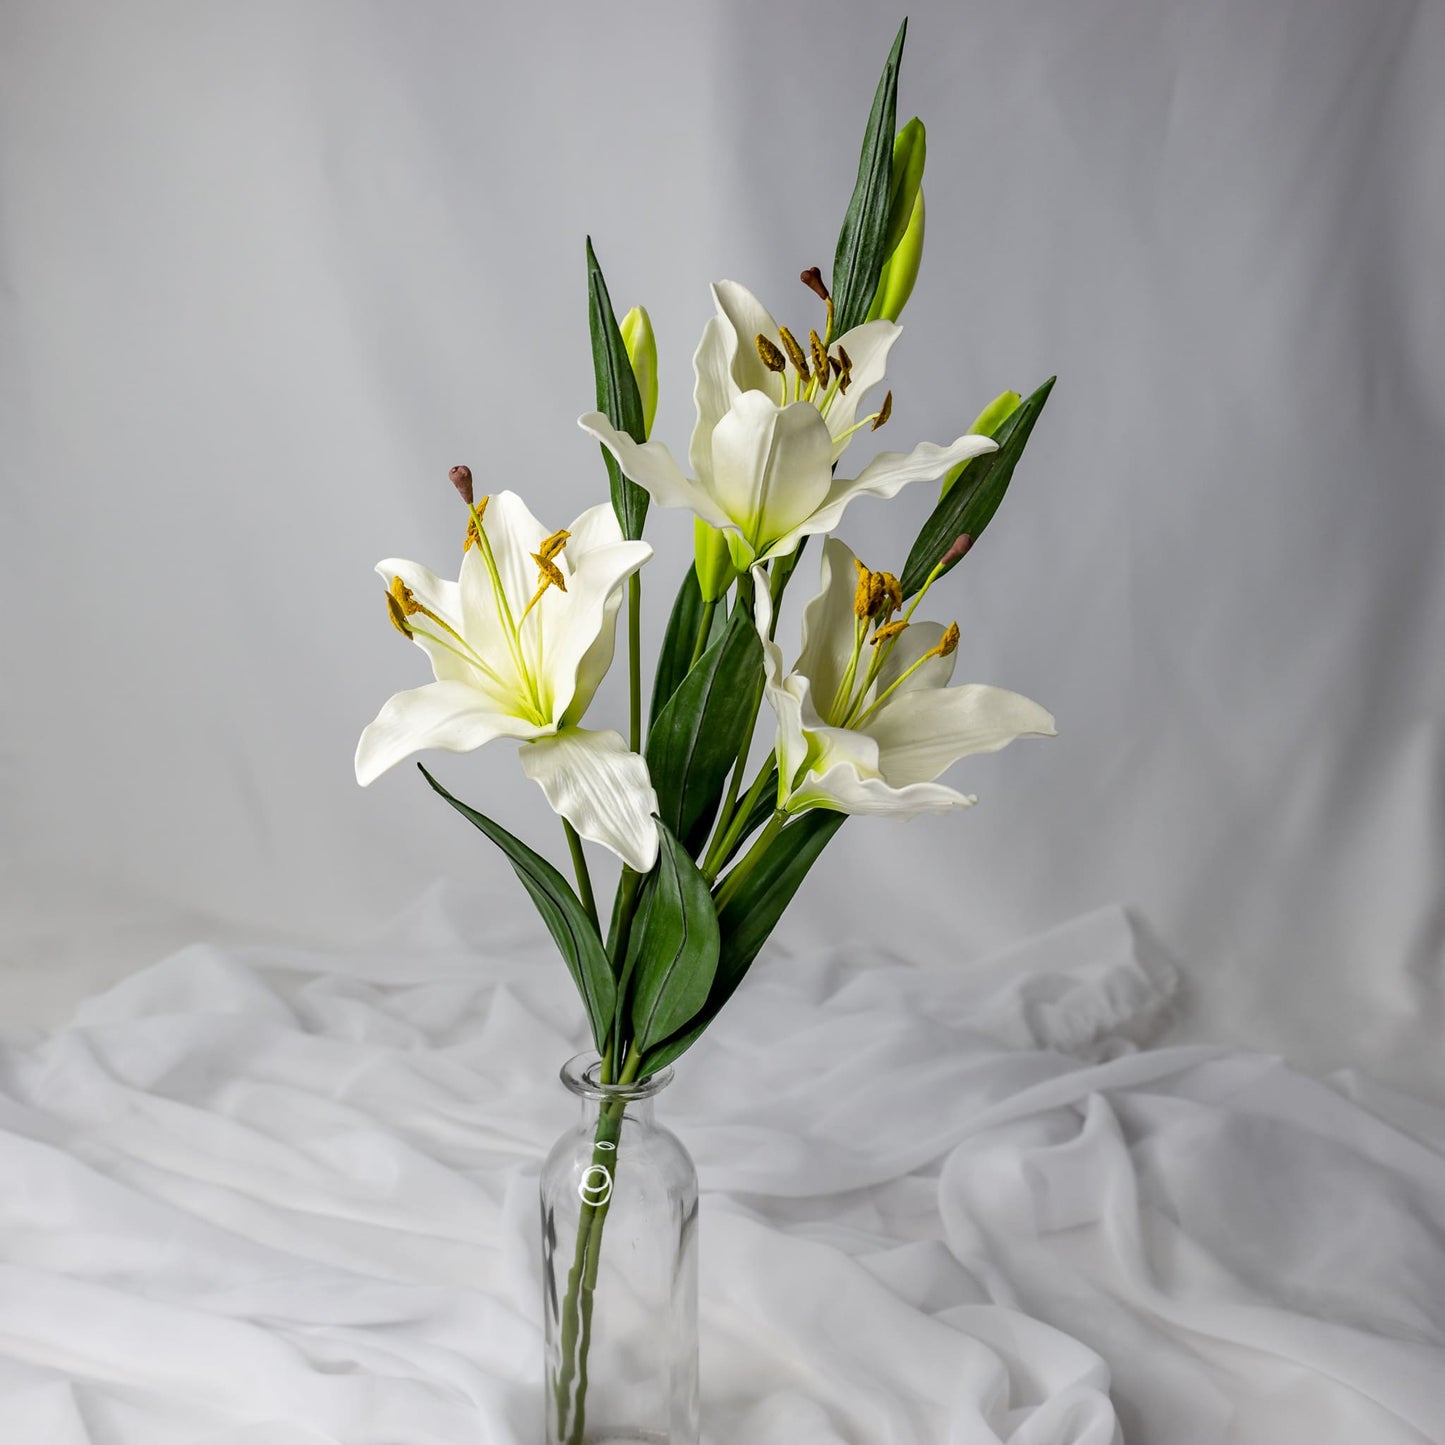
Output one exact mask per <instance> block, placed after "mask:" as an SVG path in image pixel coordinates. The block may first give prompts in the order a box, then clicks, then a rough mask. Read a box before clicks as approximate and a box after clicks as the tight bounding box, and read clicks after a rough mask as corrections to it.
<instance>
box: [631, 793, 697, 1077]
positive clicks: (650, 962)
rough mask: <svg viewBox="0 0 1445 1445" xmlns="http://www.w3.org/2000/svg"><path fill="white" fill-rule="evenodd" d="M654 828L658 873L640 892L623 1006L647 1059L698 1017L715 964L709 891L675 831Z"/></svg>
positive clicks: (662, 825)
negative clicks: (657, 838) (657, 837)
mask: <svg viewBox="0 0 1445 1445" xmlns="http://www.w3.org/2000/svg"><path fill="white" fill-rule="evenodd" d="M657 828H658V833H659V834H660V835H661V845H662V846H661V847H660V848H659V850H658V855H657V869H656V871H655V872H654V873H653V874H652V875H651V876H650V877H649V878H648V880H647V883H646V885H645V886H644V888H643V892H642V901H641V903H640V904H639V905H638V910H637V918H636V920H635V921H634V923H633V925H632V936H631V938H630V940H629V942H628V946H627V964H626V967H625V969H624V973H623V977H624V978H625V979H626V980H627V997H626V999H625V1001H624V1004H623V1007H624V1008H625V1009H626V1010H627V1015H628V1018H629V1020H630V1022H631V1025H632V1039H633V1043H634V1044H635V1045H636V1047H637V1048H639V1049H640V1050H642V1052H643V1054H644V1055H645V1054H646V1052H647V1050H648V1049H649V1048H651V1047H652V1046H653V1045H654V1044H656V1043H658V1042H659V1041H660V1040H662V1039H665V1038H667V1037H668V1035H670V1034H674V1033H676V1032H678V1030H680V1029H682V1028H683V1027H685V1026H686V1025H687V1024H688V1023H690V1022H691V1021H692V1019H693V1018H694V1017H695V1016H696V1015H697V1012H698V1010H699V1009H701V1008H702V1007H703V1006H704V1005H705V1004H706V1002H707V999H708V994H709V992H710V991H711V988H712V982H713V976H714V975H715V974H716V972H717V965H718V918H717V912H716V910H715V909H714V908H713V901H712V890H711V889H710V888H709V887H708V885H707V880H706V879H705V878H704V877H703V876H702V874H701V873H699V872H698V870H697V864H695V863H694V862H693V861H692V859H691V858H690V857H689V856H688V854H687V850H686V849H685V848H684V847H683V846H682V844H681V843H679V842H678V841H677V839H676V838H675V837H674V836H673V834H672V830H671V829H669V828H668V826H667V825H666V824H665V823H662V822H660V821H659V823H658V825H657Z"/></svg>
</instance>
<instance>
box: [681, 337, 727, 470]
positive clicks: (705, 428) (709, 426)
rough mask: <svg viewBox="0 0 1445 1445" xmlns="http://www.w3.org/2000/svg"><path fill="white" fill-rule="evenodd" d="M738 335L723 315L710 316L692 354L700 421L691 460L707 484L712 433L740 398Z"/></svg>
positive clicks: (693, 439)
mask: <svg viewBox="0 0 1445 1445" xmlns="http://www.w3.org/2000/svg"><path fill="white" fill-rule="evenodd" d="M736 346H737V338H736V337H735V336H734V335H733V331H732V328H731V327H730V326H729V325H728V323H727V322H726V321H725V320H723V318H722V317H721V316H710V317H709V318H708V321H707V325H706V326H704V327H703V329H702V340H701V341H700V342H699V343H698V348H697V352H696V354H695V355H694V356H693V358H692V369H693V374H694V375H695V377H696V378H697V379H696V381H695V382H694V384H693V389H692V399H693V402H694V403H695V405H696V407H697V421H696V423H695V424H694V426H693V429H692V445H691V446H690V447H689V449H688V460H689V461H690V462H691V463H692V474H693V476H695V477H696V478H697V479H698V481H699V482H700V483H701V484H702V485H703V486H706V485H707V484H708V482H709V481H710V480H711V478H712V434H713V428H714V427H716V426H717V424H718V422H720V421H721V420H722V419H723V417H725V416H726V415H727V412H728V408H729V407H731V406H732V404H733V402H735V401H736V400H737V398H738V384H737V382H735V381H734V380H733V373H732V354H733V351H734V349H735V348H736Z"/></svg>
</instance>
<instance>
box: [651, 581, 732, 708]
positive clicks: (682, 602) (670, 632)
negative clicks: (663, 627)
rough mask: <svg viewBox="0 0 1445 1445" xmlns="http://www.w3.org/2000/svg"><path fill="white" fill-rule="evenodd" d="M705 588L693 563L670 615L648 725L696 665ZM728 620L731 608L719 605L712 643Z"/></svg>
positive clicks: (709, 637) (658, 660) (713, 624)
mask: <svg viewBox="0 0 1445 1445" xmlns="http://www.w3.org/2000/svg"><path fill="white" fill-rule="evenodd" d="M702 614H703V601H702V588H701V587H699V586H698V582H697V568H696V567H691V566H690V567H689V568H688V569H687V575H686V576H685V577H684V578H683V579H682V585H681V586H679V587H678V589H677V597H676V598H675V599H674V601H673V604H672V612H671V613H670V614H669V615H668V619H667V631H666V632H664V633H663V635H662V650H661V651H660V652H659V653H658V655H657V672H656V674H655V675H654V676H653V679H652V707H651V709H650V711H649V712H648V715H647V725H648V727H651V726H652V725H653V724H654V723H655V722H656V721H657V715H658V714H659V713H660V712H661V711H662V710H663V708H665V707H666V706H667V704H668V701H669V700H670V699H671V697H672V695H673V693H675V692H676V691H677V689H678V687H679V686H680V685H681V683H682V680H683V678H685V677H686V676H687V674H688V670H689V669H690V668H691V667H692V653H693V649H694V648H695V647H696V646H697V632H698V628H699V627H701V626H702ZM726 623H727V612H726V609H725V608H723V607H719V608H718V609H717V611H716V612H715V613H714V614H713V622H712V627H711V628H710V629H709V636H708V643H707V645H708V646H711V645H712V643H713V642H714V641H716V639H717V637H718V635H719V634H720V633H721V631H722V629H723V627H724V626H725V625H726Z"/></svg>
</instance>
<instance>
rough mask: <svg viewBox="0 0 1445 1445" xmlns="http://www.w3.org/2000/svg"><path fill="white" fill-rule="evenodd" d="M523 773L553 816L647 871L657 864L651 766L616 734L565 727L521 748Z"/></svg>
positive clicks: (654, 801)
mask: <svg viewBox="0 0 1445 1445" xmlns="http://www.w3.org/2000/svg"><path fill="white" fill-rule="evenodd" d="M522 769H523V771H524V772H525V773H526V774H527V776H528V777H529V778H531V779H532V780H533V782H535V783H537V784H538V785H539V786H540V787H541V789H542V791H543V793H545V794H546V797H547V802H548V803H549V804H550V805H551V807H552V811H553V812H554V813H559V814H560V815H561V816H562V817H564V818H566V820H567V821H568V822H569V823H571V825H572V826H573V827H574V828H575V829H576V830H577V831H578V833H580V834H581V835H582V837H584V838H586V839H588V841H589V842H593V843H600V844H601V845H602V846H603V847H604V848H610V849H611V850H612V852H614V853H616V854H617V856H618V857H619V858H621V859H622V861H623V862H624V863H626V864H627V865H628V867H630V868H635V869H636V870H637V871H638V872H639V873H647V872H649V871H650V870H651V868H652V865H653V864H654V863H655V862H656V861H657V826H656V824H655V823H654V822H653V815H654V814H655V813H656V812H657V794H656V793H655V792H654V791H653V788H652V780H651V779H650V778H649V777H648V773H647V764H646V762H644V761H643V759H642V758H640V757H639V756H638V755H637V754H636V753H634V752H632V751H631V750H630V749H629V748H628V746H627V744H626V743H625V742H624V741H623V740H622V737H621V735H620V734H618V733H615V732H588V731H585V730H584V729H582V728H563V729H562V730H561V731H560V732H558V733H556V734H554V735H553V736H552V737H548V738H539V739H538V740H537V741H536V742H533V743H529V744H528V745H527V746H526V747H524V748H523V749H522Z"/></svg>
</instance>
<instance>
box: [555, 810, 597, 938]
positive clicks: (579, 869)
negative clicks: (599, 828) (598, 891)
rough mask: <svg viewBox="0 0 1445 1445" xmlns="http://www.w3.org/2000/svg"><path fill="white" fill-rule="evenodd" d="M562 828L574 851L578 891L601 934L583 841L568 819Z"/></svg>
mask: <svg viewBox="0 0 1445 1445" xmlns="http://www.w3.org/2000/svg"><path fill="white" fill-rule="evenodd" d="M562 828H563V831H564V832H565V833H566V834H567V846H568V848H570V849H571V850H572V870H573V872H575V873H576V875H577V891H578V893H579V894H580V895H581V897H582V906H583V908H585V909H586V910H587V916H588V918H590V919H591V920H592V926H593V928H595V929H597V931H598V933H599V934H600V933H601V932H602V926H601V925H600V924H599V923H598V921H597V898H596V895H595V894H594V893H593V892H592V875H591V874H590V873H589V872H588V871H587V855H586V854H585V853H584V852H583V851H582V840H581V838H579V837H578V836H577V830H576V828H574V827H573V826H572V825H571V823H569V822H568V821H567V820H566V818H563V819H562Z"/></svg>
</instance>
